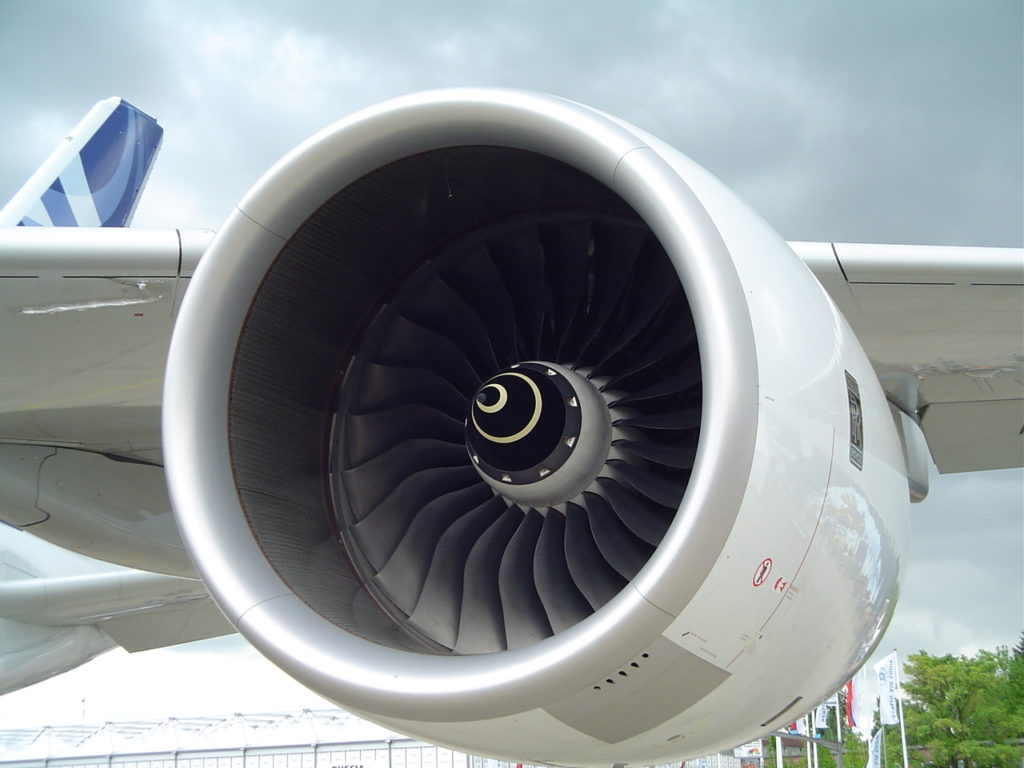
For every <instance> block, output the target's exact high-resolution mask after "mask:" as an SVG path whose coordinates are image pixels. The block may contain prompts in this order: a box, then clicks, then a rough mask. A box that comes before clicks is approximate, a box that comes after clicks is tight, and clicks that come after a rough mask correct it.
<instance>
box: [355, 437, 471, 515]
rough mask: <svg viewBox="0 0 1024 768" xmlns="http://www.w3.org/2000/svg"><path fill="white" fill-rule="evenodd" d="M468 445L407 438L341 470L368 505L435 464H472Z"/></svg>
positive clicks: (361, 501)
mask: <svg viewBox="0 0 1024 768" xmlns="http://www.w3.org/2000/svg"><path fill="white" fill-rule="evenodd" d="M468 466H469V459H468V457H467V456H466V449H465V447H464V446H461V445H455V444H454V443H444V442H441V441H439V440H431V439H430V438H416V439H412V440H403V441H402V442H400V443H397V444H395V445H393V446H391V447H390V448H388V449H387V450H385V451H384V452H383V453H381V454H379V455H377V456H374V457H373V458H372V459H370V460H369V461H367V462H366V463H365V464H360V465H359V466H358V467H353V468H352V469H344V470H341V475H342V482H343V483H344V484H345V487H346V488H351V489H353V495H354V496H357V497H358V498H359V500H360V504H363V505H365V507H364V508H365V509H367V510H369V509H373V508H374V507H375V506H377V505H378V504H380V502H382V501H383V500H384V499H385V498H386V497H387V495H388V494H389V493H391V492H392V491H393V490H394V489H395V488H396V487H397V486H398V485H399V484H400V483H401V482H402V481H403V480H404V479H405V478H407V477H411V476H412V475H414V474H416V473H417V472H420V471H422V470H424V469H431V468H433V467H468Z"/></svg>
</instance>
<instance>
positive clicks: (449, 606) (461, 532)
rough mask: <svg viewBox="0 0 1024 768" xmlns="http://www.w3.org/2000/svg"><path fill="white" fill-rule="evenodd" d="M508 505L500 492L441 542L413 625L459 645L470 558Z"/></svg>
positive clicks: (441, 640) (450, 645)
mask: <svg viewBox="0 0 1024 768" xmlns="http://www.w3.org/2000/svg"><path fill="white" fill-rule="evenodd" d="M506 509H507V507H506V506H505V503H504V502H503V501H502V500H501V499H499V498H498V497H497V496H492V497H491V498H490V499H488V500H487V501H485V502H484V503H483V504H481V505H480V506H478V507H476V508H475V509H473V510H471V511H470V512H467V513H466V514H465V515H463V516H462V517H460V518H459V519H458V520H456V521H455V523H454V524H452V526H451V527H450V528H449V529H448V530H447V531H445V532H444V534H443V535H442V536H441V539H440V540H439V541H438V542H437V548H436V549H435V550H434V556H433V559H432V560H431V562H430V570H429V571H428V572H427V578H426V580H425V581H424V582H423V590H422V591H421V592H420V597H419V600H417V601H416V607H415V608H414V609H413V612H412V614H411V615H410V616H409V626H411V627H413V628H414V629H416V630H418V631H420V632H422V633H423V634H424V635H426V636H428V637H431V638H433V639H434V640H435V641H436V642H438V643H440V644H442V645H444V646H446V647H448V648H449V649H451V648H454V647H455V640H456V638H457V635H458V629H459V616H460V614H461V612H462V583H463V575H464V573H465V570H466V561H467V560H468V559H469V553H470V551H471V550H472V549H473V545H474V544H476V542H477V539H479V538H480V535H481V534H482V533H483V532H484V531H485V530H487V528H489V527H490V526H491V525H492V524H493V523H494V521H495V520H497V519H498V518H499V517H501V516H502V515H503V514H504V512H505V510H506Z"/></svg>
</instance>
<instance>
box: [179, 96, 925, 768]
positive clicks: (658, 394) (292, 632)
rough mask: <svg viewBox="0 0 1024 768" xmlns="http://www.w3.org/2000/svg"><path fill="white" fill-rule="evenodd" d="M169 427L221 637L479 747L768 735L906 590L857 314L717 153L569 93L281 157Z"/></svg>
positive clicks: (205, 310)
mask: <svg viewBox="0 0 1024 768" xmlns="http://www.w3.org/2000/svg"><path fill="white" fill-rule="evenodd" d="M163 434H164V450H165V457H166V462H167V472H168V481H169V487H170V492H171V497H172V502H173V506H174V509H175V514H176V516H177V519H178V523H179V526H180V528H181V531H182V534H183V536H184V538H185V540H186V544H187V547H188V549H189V551H190V554H191V555H192V558H193V559H194V561H195V563H196V566H197V568H198V570H199V571H200V572H201V574H202V576H203V578H204V580H205V582H206V584H207V585H208V587H209V589H210V591H211V593H212V594H213V596H214V598H215V600H216V601H217V603H218V604H219V605H220V607H221V609H222V610H223V611H224V613H225V614H226V615H227V617H228V618H229V620H230V621H231V622H232V623H233V624H234V625H235V626H236V627H237V628H238V630H239V631H240V632H241V633H242V634H243V635H244V636H245V637H246V638H248V640H249V641H251V642H252V644H253V645H255V646H256V647H257V648H258V649H259V650H260V651H261V652H262V653H263V654H265V655H266V656H267V657H268V658H269V659H271V660H272V661H273V662H275V663H276V664H278V665H279V666H280V667H281V668H282V669H284V670H285V671H286V672H288V673H289V674H290V675H292V676H293V677H294V678H296V679H297V680H299V681H300V682H302V683H304V684H305V685H307V686H308V687H310V688H312V689H313V690H315V691H317V692H318V693H320V694H321V695H323V696H324V697H326V698H328V699H330V700H332V701H334V702H337V703H338V704H339V705H340V706H342V707H345V708H346V709H349V710H350V711H352V712H355V713H357V714H359V715H361V716H363V717H366V718H367V719H370V720H373V721H376V722H379V723H382V724H385V725H388V726H390V727H393V728H395V729H397V730H399V731H403V732H406V733H409V734H411V735H414V736H416V737H419V738H423V739H425V740H429V741H431V742H434V743H438V744H445V745H449V746H452V747H455V748H458V749H461V750H465V751H469V752H473V753H478V754H486V755H494V756H499V757H506V758H512V759H516V760H520V761H526V762H534V763H552V764H559V765H594V764H603V765H611V764H633V765H643V764H650V763H655V762H665V761H667V760H669V759H677V758H679V757H680V756H684V755H696V754H704V753H708V752H710V751H712V750H717V749H720V748H726V747H731V746H733V745H735V744H737V743H741V742H743V741H746V740H749V739H752V738H755V737H757V736H759V735H760V734H762V733H765V732H767V731H769V730H771V729H774V728H777V727H779V726H780V725H782V724H785V723H788V722H790V721H791V720H792V719H793V718H794V717H795V716H798V715H800V714H802V713H803V712H805V711H807V710H808V709H810V708H811V707H812V706H813V705H815V704H816V703H818V702H819V701H820V700H822V699H824V698H825V697H826V696H827V695H829V694H830V693H831V692H832V691H834V690H835V689H836V688H837V687H838V686H840V685H841V684H842V683H843V682H844V681H845V680H846V679H847V678H848V676H849V675H850V674H851V673H852V672H853V671H854V670H855V669H856V668H857V667H858V666H859V665H860V664H861V663H862V661H863V660H864V658H865V657H866V656H867V654H868V653H869V652H870V650H871V649H872V648H873V647H874V645H875V644H876V643H877V641H878V639H879V637H880V635H881V633H882V631H883V630H884V628H885V625H886V622H887V621H888V619H889V617H890V616H891V613H892V610H893V607H894V601H895V598H896V595H897V591H898V583H899V574H900V570H901V564H902V561H903V553H904V547H905V540H906V535H905V534H906V530H905V529H906V508H907V505H908V490H907V481H906V471H905V467H904V460H903V454H902V449H901V445H900V442H899V439H898V437H897V434H896V431H895V428H894V424H893V418H892V415H891V413H890V409H889V406H888V405H887V403H886V400H885V397H884V395H883V393H882V391H881V388H880V386H879V383H878V381H877V379H876V376H875V374H874V372H873V371H872V368H871V365H870V364H869V362H868V360H867V358H866V357H865V355H864V353H863V351H862V350H861V348H860V346H859V344H858V343H857V341H856V339H855V338H854V336H853V334H852V332H851V331H850V329H849V327H848V326H847V324H846V322H845V320H844V319H843V317H842V316H841V314H840V313H839V312H838V311H837V310H836V308H835V307H834V306H833V304H832V302H831V301H830V300H829V298H828V297H827V295H826V294H825V293H824V291H823V290H822V288H821V287H820V285H819V284H818V283H817V281H816V280H815V278H814V277H813V276H812V275H811V273H810V272H809V271H808V270H807V269H806V267H805V266H804V264H803V263H802V262H801V261H800V260H799V259H798V258H797V257H796V256H795V255H794V254H793V252H792V251H791V250H790V249H789V247H788V246H787V245H786V243H785V242H784V241H783V240H782V239H781V238H780V237H779V236H778V235H776V234H775V233H774V232H773V231H771V229H770V228H769V227H768V226H767V225H766V224H765V223H764V222H763V221H762V220H761V219H759V218H758V217H757V216H756V215H755V214H753V213H752V212H751V211H750V210H748V208H747V207H746V206H745V205H744V204H742V203H741V202H740V201H739V200H738V199H737V198H736V197H735V196H734V195H733V194H732V193H731V192H730V191H729V190H728V189H726V188H725V187H724V186H723V185H722V184H721V183H720V182H718V181H717V180H716V179H715V178H713V177H712V176H711V175H709V174H708V173H707V172H706V171H704V170H703V169H702V168H700V167H699V166H697V165H696V164H695V163H693V162H692V161H691V160H689V159H688V158H686V157H685V156H683V155H681V154H680V153H678V152H677V151H675V150H674V149H672V148H670V147H668V146H666V145H665V144H663V143H661V142H660V141H658V140H657V139H655V138H653V137H651V136H649V135H647V134H645V133H644V132H642V131H640V130H638V129H636V128H634V127H632V126H630V125H628V124H626V123H624V122H622V121H620V120H618V119H616V118H613V117H610V116H608V115H606V114H603V113H601V112H598V111H595V110H593V109H589V108H587V107H584V106H582V105H580V104H576V103H573V102H570V101H565V100H562V99H558V98H554V97H550V96H542V95H536V94H530V93H522V92H512V91H500V90H476V89H473V90H455V91H440V92H432V93H427V94H420V95H414V96H411V97H406V98H402V99H398V100H395V101H391V102H388V103H385V104H383V105H380V106H377V107H374V108H371V109H368V110H365V111H363V112H360V113H358V114H356V115H354V116H353V117H350V118H348V119H346V120H343V121H342V122H340V123H337V124H336V125H334V126H332V127H331V128H329V129H327V130H326V131H324V132H322V133H320V134H318V135H316V136H314V137H313V138H312V139H310V140H309V141H307V142H306V143H305V144H303V145H301V146H300V147H298V148H297V149H296V150H294V151H293V152H292V153H291V154H289V155H288V156H286V157H285V158H284V159H283V160H282V161H280V162H279V163H278V164H277V165H276V166H275V167H274V168H272V169H271V170H270V171H269V172H268V173H267V174H266V175H265V176H264V177H263V178H262V179H261V180H260V181H259V182H258V183H257V184H256V185H255V187H253V189H252V190H251V191H250V192H249V193H248V194H247V196H246V197H245V198H244V199H243V200H242V202H241V203H240V204H239V205H238V207H237V209H236V210H235V211H234V212H233V213H232V214H231V216H230V217H229V218H228V220H227V222H226V223H225V225H224V226H223V228H222V229H221V230H220V231H219V232H218V234H217V236H216V238H215V240H214V242H213V244H212V245H211V246H210V248H209V249H208V250H207V252H206V253H205V255H204V256H203V259H202V261H201V263H200V265H199V267H198V269H197V270H196V273H195V276H194V278H193V279H192V285H191V287H190V288H189V290H188V294H187V296H186V298H185V301H184V305H183V307H182V310H181V313H180V316H179V318H178V320H177V322H176V326H175V330H174V336H173V340H172V344H171V352H170V358H169V363H168V370H167V379H166V385H165V393H164V405H163Z"/></svg>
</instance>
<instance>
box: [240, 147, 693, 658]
mask: <svg viewBox="0 0 1024 768" xmlns="http://www.w3.org/2000/svg"><path fill="white" fill-rule="evenodd" d="M517 387H518V389H516V388H517ZM520 390H521V391H520ZM701 391H702V388H701V366H700V359H699V355H698V350H697V343H696V334H695V330H694V323H693V319H692V317H691V313H690V309H689V306H688V304H687V299H686V296H685V294H684V291H683V288H682V286H681V284H680V281H679V278H678V277H677V274H676V270H675V268H674V266H673V265H672V263H671V261H670V260H669V258H668V256H667V255H666V254H665V251H664V250H663V248H662V247H661V245H660V243H659V242H658V240H657V239H656V238H655V236H654V235H653V234H652V233H651V231H650V230H649V229H648V227H647V226H646V224H645V223H644V221H643V220H642V219H641V218H640V217H639V216H638V215H637V214H636V213H635V212H634V211H633V210H632V209H631V208H630V207H629V206H628V205H627V204H626V203H625V202H624V201H623V200H622V199H621V198H620V197H618V196H617V195H616V194H615V193H613V192H612V191H610V190H609V189H608V188H607V187H605V186H604V185H602V184H600V183H599V182H597V181H595V180H594V179H593V178H591V177H590V176H588V175H587V174H585V173H583V172H581V171H579V170H577V169H575V168H573V167H571V166H569V165H567V164H565V163H563V162H561V161H558V160H555V159H552V158H550V157H547V156H544V155H542V154H538V153H535V152H528V151H525V150H518V149H510V148H505V147H493V146H460V147H453V148H447V149H438V150H433V151H429V152H424V153H420V154H415V155H412V156H409V157H406V158H403V159H400V160H397V161H394V162H390V163H388V164H386V165H384V166H382V167H381V168H379V169H377V170H375V171H373V172H371V173H369V174H367V175H365V176H363V177H361V178H359V179H358V180H356V181H355V182H353V183H351V184H349V185H348V186H346V187H345V188H344V189H342V190H340V191H339V192H338V193H337V194H336V195H334V196H333V197H332V198H331V199H330V200H328V202H327V203H326V204H324V205H323V206H322V207H321V208H320V209H319V210H317V211H316V212H315V213H313V214H312V215H311V216H310V217H309V218H308V219H307V220H306V222H305V223H304V224H303V225H302V226H301V227H299V229H298V230H297V231H296V232H295V234H294V235H293V236H292V237H291V238H290V240H289V241H288V242H287V244H286V245H285V246H284V248H283V249H282V250H281V252H280V254H279V255H278V257H277V258H276V260H275V261H274V263H273V265H272V267H271V268H270V270H269V271H268V272H267V274H266V276H265V278H264V279H263V282H262V284H261V286H260V288H259V290H258V292H257V294H256V296H255V298H254V299H253V301H252V304H251V306H250V309H249V313H248V316H247V319H246V322H245V325H244V328H243V330H242V334H241V336H240V339H239V343H238V349H237V356H236V360H235V364H234V369H233V373H232V378H231V389H230V406H229V414H230V433H229V445H230V451H231V461H232V467H233V470H234V475H235V483H236V486H237V489H238V493H239V498H240V500H241V502H242V507H243V510H244V512H245V515H246V518H247V520H248V522H249V525H250V527H251V529H252V530H253V532H254V534H255V535H256V538H257V540H258V542H259V545H260V547H261V548H262V550H263V552H264V554H265V556H266V557H267V559H268V561H269V562H270V563H271V565H272V566H273V568H274V569H275V571H276V572H277V573H278V575H279V576H280V577H281V578H282V579H283V580H284V581H285V582H286V583H287V584H288V585H289V587H290V588H291V589H292V590H293V591H294V592H295V594H297V595H298V596H299V597H300V598H301V599H302V600H303V601H304V602H305V603H306V604H307V605H308V606H310V607H311V608H312V609H314V610H315V611H316V612H318V613H319V614H320V615H321V616H323V617H325V618H327V619H328V620H329V621H331V622H332V623H334V624H336V625H337V626H339V627H341V628H342V629H345V630H346V631H348V632H351V633H353V634H355V635H357V636H359V637H362V638H364V639H367V640H371V641H373V642H375V643H378V644H381V645H385V646H388V647H392V648H401V649H406V650H416V651H420V652H426V653H442V654H447V653H455V654H479V653H489V652H497V651H503V650H506V649H514V648H519V647H523V646H526V645H530V644H532V643H534V642H537V641H540V640H543V639H545V638H547V637H550V636H552V635H556V634H558V633H559V632H562V631H564V630H566V629H567V628H569V627H571V626H573V625H575V624H576V623H578V622H579V621H581V620H583V619H585V618H586V617H587V616H589V615H591V614H592V613H593V612H595V611H597V610H598V609H600V608H601V607H602V606H603V605H605V604H606V603H607V602H608V601H609V600H611V599H612V598H613V597H614V596H615V595H616V594H617V593H619V592H620V591H621V590H622V589H623V588H624V587H625V586H626V585H627V584H628V583H629V582H630V581H631V580H632V579H633V578H634V577H635V576H636V574H637V573H638V572H639V571H640V569H641V568H643V566H644V565H645V563H646V562H647V560H648V559H649V557H650V556H651V554H652V553H653V552H654V550H655V549H656V548H657V546H658V544H659V543H660V541H661V539H662V536H663V535H664V534H665V532H666V530H667V529H668V527H669V525H670V524H671V522H672V521H673V518H674V516H675V515H676V510H677V509H678V508H679V505H680V502H681V499H682V497H683V494H684V492H685V490H686V486H687V481H688V478H689V473H690V469H691V467H692V466H693V462H694V457H695V454H696V450H697V440H698V437H699V434H700V417H701V405H702V403H701ZM517 392H519V393H520V394H516V393H517ZM522 393H525V394H522ZM523 398H525V400H524V399H523ZM531 398H532V399H531ZM545 398H546V399H545ZM542 406H543V407H542ZM475 416H478V417H479V418H478V419H476V421H474V418H475ZM488 419H490V421H488ZM502 419H504V421H502ZM488 424H496V425H497V426H495V427H491V426H486V425H488ZM513 437H514V438H515V439H512V438H513Z"/></svg>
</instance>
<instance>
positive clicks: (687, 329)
mask: <svg viewBox="0 0 1024 768" xmlns="http://www.w3.org/2000/svg"><path fill="white" fill-rule="evenodd" d="M684 314H685V313H683V312H681V311H680V312H678V316H679V321H678V322H671V323H668V325H669V327H671V328H673V329H676V328H678V329H679V331H678V332H677V331H674V330H673V331H671V332H668V333H665V334H662V335H661V336H659V337H657V338H655V339H654V341H653V342H652V343H651V344H650V346H649V347H647V349H646V350H645V351H642V352H640V354H639V355H638V356H637V357H636V358H634V359H632V360H629V361H624V362H623V363H622V365H621V366H620V367H619V369H618V370H616V371H614V372H613V373H612V378H611V380H610V381H609V382H608V383H607V384H605V388H606V389H618V388H620V387H622V386H623V383H624V382H625V381H626V380H628V379H629V378H630V377H631V376H633V375H634V374H637V373H639V372H640V371H643V370H646V369H647V368H650V367H651V366H653V365H657V364H658V363H660V362H661V361H662V360H664V359H665V358H667V357H669V356H670V355H672V354H674V353H676V352H679V351H680V350H682V349H686V348H687V347H688V346H691V345H692V343H693V338H694V335H695V332H694V330H693V325H692V323H689V318H688V317H683V315H684ZM684 321H685V322H684ZM688 323H689V324H688Z"/></svg>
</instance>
